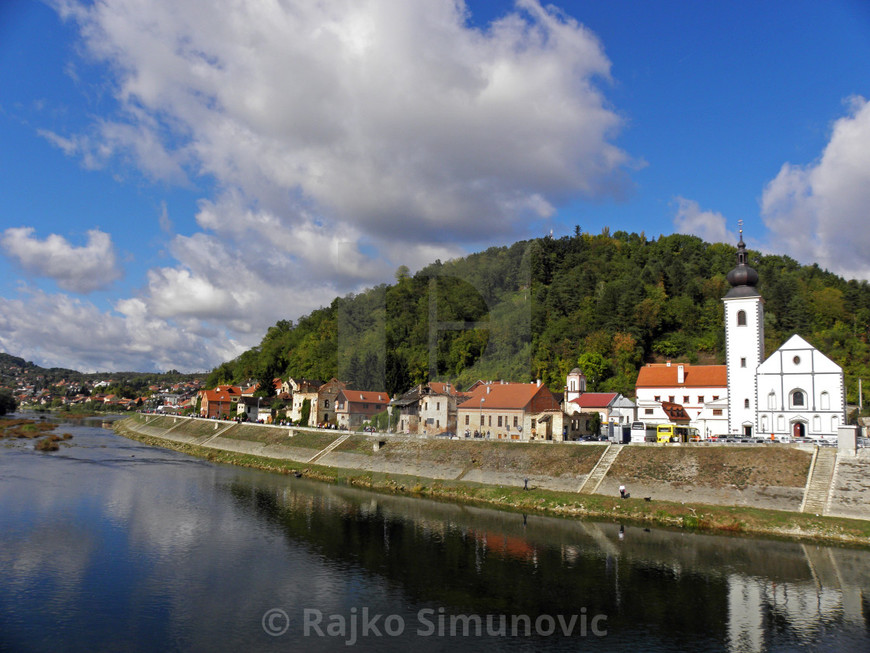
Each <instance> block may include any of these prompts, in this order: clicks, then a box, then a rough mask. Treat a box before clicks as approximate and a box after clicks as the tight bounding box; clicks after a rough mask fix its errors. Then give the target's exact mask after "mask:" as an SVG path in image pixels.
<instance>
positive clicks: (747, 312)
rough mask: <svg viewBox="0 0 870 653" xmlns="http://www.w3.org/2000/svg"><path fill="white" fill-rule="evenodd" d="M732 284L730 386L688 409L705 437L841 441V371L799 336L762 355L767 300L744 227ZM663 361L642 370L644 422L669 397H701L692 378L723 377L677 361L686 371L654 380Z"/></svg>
mask: <svg viewBox="0 0 870 653" xmlns="http://www.w3.org/2000/svg"><path fill="white" fill-rule="evenodd" d="M728 282H729V283H730V284H731V289H730V290H729V291H728V293H727V294H726V295H725V297H724V298H723V302H724V304H725V366H724V367H725V370H724V371H725V377H726V380H725V386H724V387H719V388H706V389H705V391H704V394H705V395H706V396H703V399H704V401H703V402H702V403H700V402H699V403H696V405H694V406H690V407H689V408H690V409H689V410H687V411H686V414H687V416H688V418H689V419H690V420H691V422H690V425H691V426H694V427H696V428H698V431H699V433H700V434H701V437H709V436H711V435H716V436H726V435H731V436H752V437H764V438H775V439H777V440H786V439H790V438H812V439H817V440H818V439H828V440H836V438H837V429H838V428H839V427H840V426H841V425H844V424H845V423H846V401H845V399H846V391H845V382H844V377H843V369H842V368H841V367H840V366H839V365H837V364H836V363H834V362H833V361H832V360H831V359H830V358H828V357H827V356H825V355H824V354H822V353H821V352H820V351H819V350H818V349H816V348H815V347H813V346H812V345H811V344H810V343H808V342H807V341H806V340H804V339H803V338H801V337H800V336H799V335H797V334H795V335H793V336H792V337H791V338H789V339H788V340H787V341H786V342H785V343H784V344H783V345H782V346H780V348H779V349H777V350H776V351H775V352H773V354H771V355H770V356H768V357H767V358H765V356H764V299H763V298H762V297H761V295H760V294H759V293H758V290H757V289H756V288H755V285H756V284H757V283H758V273H757V272H756V271H755V270H754V269H752V268H751V267H749V265H748V264H747V254H746V245H745V243H744V242H743V230H742V229H741V230H740V242H739V243H738V244H737V266H736V267H735V268H734V269H733V270H731V272H729V273H728ZM662 367H665V366H663V365H647V366H645V367H643V368H641V370H640V373H639V375H638V382H637V389H636V391H637V406H638V419H640V420H643V419H644V415H645V414H646V415H655V416H658V415H660V414H661V411H656V410H655V407H656V405H660V404H661V403H662V401H663V400H664V398H665V397H667V398H668V399H669V400H670V401H671V402H674V399H675V398H676V399H677V401H676V403H679V398H683V399H686V398H689V397H694V395H695V394H697V395H701V394H702V393H701V392H700V391H697V392H695V393H694V394H693V393H692V390H693V388H691V387H690V386H689V385H688V379H689V377H690V376H692V375H694V376H695V378H701V377H704V378H707V379H710V378H717V377H718V378H721V372H719V370H721V368H722V367H723V366H721V365H708V366H688V365H686V366H685V368H687V370H688V371H684V370H683V368H684V365H679V366H676V365H675V366H674V368H677V369H678V372H682V373H679V374H675V375H674V379H673V381H672V382H671V383H670V384H668V385H667V386H663V385H662V383H661V382H660V381H659V382H657V383H652V382H650V381H649V380H650V379H653V378H662V375H663V372H662V369H661V368H662ZM668 367H670V364H668ZM700 399H702V396H698V397H697V399H696V400H694V401H697V400H700ZM690 401H692V400H690ZM655 421H659V420H655Z"/></svg>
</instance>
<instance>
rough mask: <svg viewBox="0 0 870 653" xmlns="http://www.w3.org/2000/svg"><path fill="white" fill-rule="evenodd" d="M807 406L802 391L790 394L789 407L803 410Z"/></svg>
mask: <svg viewBox="0 0 870 653" xmlns="http://www.w3.org/2000/svg"><path fill="white" fill-rule="evenodd" d="M806 405H807V400H806V395H805V394H804V392H803V390H795V391H794V392H792V393H791V407H792V408H804V407H806Z"/></svg>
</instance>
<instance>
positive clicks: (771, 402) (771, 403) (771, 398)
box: [767, 392, 776, 410]
mask: <svg viewBox="0 0 870 653" xmlns="http://www.w3.org/2000/svg"><path fill="white" fill-rule="evenodd" d="M767 407H768V408H769V409H770V410H774V409H775V408H776V393H775V392H771V393H770V394H769V395H767Z"/></svg>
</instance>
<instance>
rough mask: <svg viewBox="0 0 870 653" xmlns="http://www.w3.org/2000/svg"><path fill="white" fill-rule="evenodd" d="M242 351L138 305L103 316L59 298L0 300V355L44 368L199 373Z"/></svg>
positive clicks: (217, 335)
mask: <svg viewBox="0 0 870 653" xmlns="http://www.w3.org/2000/svg"><path fill="white" fill-rule="evenodd" d="M243 349H244V348H243V347H241V346H240V345H239V343H238V342H236V341H235V340H233V339H232V338H231V337H228V336H227V334H226V332H225V331H224V330H223V329H222V330H220V331H219V332H213V334H212V336H211V337H208V336H207V335H204V334H203V333H197V332H196V331H193V330H188V329H186V328H184V324H183V323H182V324H174V323H172V322H169V321H167V320H163V319H160V318H156V317H154V316H152V315H149V312H148V310H147V308H146V306H145V305H144V303H143V302H142V301H141V300H139V299H128V300H122V301H120V302H119V303H118V306H117V311H112V312H105V311H102V310H100V309H99V308H97V306H95V305H94V304H92V303H91V302H87V301H82V300H78V299H74V298H71V297H69V296H67V295H63V294H49V293H44V292H41V291H32V292H30V293H29V294H28V295H27V296H26V297H25V298H23V299H5V298H0V351H7V352H15V353H16V355H18V356H22V357H24V358H27V359H30V360H37V361H40V362H41V364H43V365H46V366H49V367H51V366H57V367H71V366H72V367H75V368H76V369H79V370H81V371H84V372H95V371H106V370H142V371H149V370H168V369H172V368H175V369H179V370H190V371H194V370H205V369H210V368H211V367H213V366H214V362H215V361H221V360H229V359H231V358H233V357H235V356H237V355H238V354H239V353H241V351H243Z"/></svg>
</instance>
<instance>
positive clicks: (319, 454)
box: [306, 433, 351, 463]
mask: <svg viewBox="0 0 870 653" xmlns="http://www.w3.org/2000/svg"><path fill="white" fill-rule="evenodd" d="M350 436H351V434H350V433H348V434H347V435H342V436H341V437H338V438H336V439H335V440H333V441H332V442H330V443H329V444H328V445H327V446H326V447H325V448H324V449H323V450H321V451H318V452H317V453H316V454H314V455H313V456H312V457H311V458H309V459H308V460H307V461H306V462H309V463H313V462H316V461H318V460H320V459H321V458H323V457H324V456H325V455H326V454H328V453H329V452H330V451H332V450H333V449H335V448H336V447H337V446H338V445H340V444H341V443H342V442H344V441H345V440H347V439H348V438H349V437H350Z"/></svg>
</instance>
